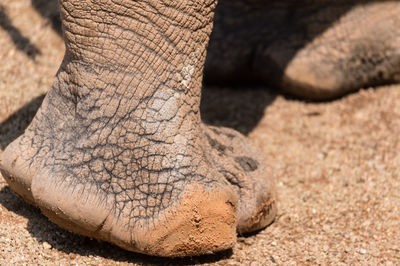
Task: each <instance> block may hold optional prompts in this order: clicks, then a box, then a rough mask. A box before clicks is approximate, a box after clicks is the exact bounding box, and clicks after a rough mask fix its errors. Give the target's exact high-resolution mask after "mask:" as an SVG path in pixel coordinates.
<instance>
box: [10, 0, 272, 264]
mask: <svg viewBox="0 0 400 266" xmlns="http://www.w3.org/2000/svg"><path fill="white" fill-rule="evenodd" d="M215 4H216V2H215V1H203V2H201V3H196V2H191V1H183V0H182V1H171V2H168V3H164V2H160V1H130V0H125V1H120V2H118V4H116V3H114V4H112V3H111V2H110V1H94V2H92V3H83V2H81V1H72V0H65V1H60V7H61V18H62V23H63V31H64V38H65V43H66V53H65V56H64V60H63V62H62V65H61V67H60V69H59V71H58V73H57V75H56V78H55V81H54V84H53V87H52V89H51V90H50V91H49V93H48V94H47V95H46V98H45V99H44V101H43V104H42V106H41V108H40V109H39V110H38V113H37V114H36V116H35V118H34V119H33V121H32V123H31V125H30V126H29V127H28V129H27V130H26V132H25V133H24V134H23V135H22V136H21V137H19V138H18V139H17V140H16V141H14V142H13V143H11V144H10V145H9V146H8V148H7V149H6V150H5V151H4V153H3V160H2V173H3V174H4V176H5V178H6V180H7V181H8V183H9V185H10V187H12V188H13V190H14V191H15V192H17V193H18V194H19V195H20V196H22V197H23V198H24V199H26V200H27V201H28V202H30V203H32V204H34V205H36V206H38V207H39V208H40V209H41V210H42V212H43V213H44V214H45V215H46V216H48V217H49V218H50V219H51V220H52V221H54V222H55V223H57V224H58V225H60V226H62V227H64V228H66V229H68V230H70V231H73V232H76V233H79V234H83V235H86V236H90V237H94V238H98V239H101V240H105V241H109V242H112V243H115V244H117V245H119V246H121V247H123V248H125V249H128V250H132V251H136V252H141V253H145V254H150V255H157V256H172V257H175V256H192V255H199V254H208V253H214V252H217V251H220V250H226V249H228V248H231V247H232V246H233V245H234V244H235V242H236V232H237V231H239V232H249V231H253V230H258V229H260V228H263V227H265V226H266V225H267V224H269V223H271V222H272V220H273V218H274V216H275V213H276V206H275V203H276V201H275V198H274V192H273V190H272V187H273V185H272V180H271V177H270V173H269V172H268V170H267V169H266V167H265V166H264V163H263V162H264V161H265V159H264V158H263V156H262V155H261V154H260V152H259V151H258V150H257V148H255V147H254V146H253V145H252V144H251V143H250V142H249V141H248V140H247V139H246V138H245V137H244V136H242V135H241V134H239V133H237V132H235V131H233V130H230V129H226V128H214V127H208V126H206V125H204V124H203V123H202V122H201V119H200V112H199V104H200V95H201V83H202V73H203V65H204V61H205V55H206V47H207V44H208V39H209V35H210V33H211V29H212V20H213V10H214V8H215ZM116 18H117V19H116Z"/></svg>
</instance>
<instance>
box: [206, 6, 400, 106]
mask: <svg viewBox="0 0 400 266" xmlns="http://www.w3.org/2000/svg"><path fill="white" fill-rule="evenodd" d="M399 13H400V3H399V2H398V1H374V0H367V1H366V0H350V1H349V0H343V1H342V0H340V1H325V0H319V1H313V0H304V1H291V0H283V1H243V0H239V1H220V3H219V6H218V7H217V10H216V15H215V23H214V30H213V33H212V35H211V40H210V46H209V50H208V51H209V52H208V55H207V62H206V67H205V78H206V81H207V82H209V83H219V84H226V83H227V82H230V83H237V82H239V81H240V82H245V83H249V82H260V83H262V84H266V85H269V86H272V87H276V88H280V89H282V90H284V91H287V92H290V93H291V94H294V95H295V96H299V97H302V98H306V99H313V100H326V99H332V98H334V97H338V96H342V95H343V94H345V93H348V92H351V91H354V90H357V89H360V88H365V87H369V86H378V85H385V84H393V83H399V82H400V71H399V65H400V42H399V36H400V16H399V15H398V14H399Z"/></svg>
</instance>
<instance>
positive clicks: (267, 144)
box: [0, 0, 400, 265]
mask: <svg viewBox="0 0 400 266" xmlns="http://www.w3.org/2000/svg"><path fill="white" fill-rule="evenodd" d="M54 7H55V5H54V1H46V0H32V1H29V0H0V148H1V149H4V148H5V146H6V145H7V144H8V143H9V142H10V141H12V140H13V139H15V138H16V137H17V136H18V135H20V134H21V133H22V132H23V130H24V128H25V127H26V126H27V124H28V123H29V121H30V120H31V118H32V116H33V115H34V113H35V111H36V110H37V108H38V106H39V105H40V102H41V100H42V98H43V95H44V93H45V92H46V91H47V90H48V89H49V87H50V86H51V83H52V79H53V76H54V74H55V73H56V71H57V68H58V66H59V64H60V62H61V60H62V56H63V50H64V47H63V42H62V39H61V37H60V35H59V34H58V33H57V30H56V29H57V26H54V25H57V19H56V18H57V16H55V15H54V14H55V13H56V11H55V8H54ZM54 23H55V24H54ZM204 99H205V100H204V102H203V117H204V118H205V119H206V120H207V121H209V122H210V123H212V124H217V125H225V126H231V127H234V128H236V129H238V130H240V131H242V132H244V133H246V134H248V135H249V136H250V137H251V138H252V139H253V140H254V141H255V142H257V143H258V144H259V145H260V146H261V147H262V149H263V150H264V152H265V155H266V157H267V158H268V163H269V164H270V165H271V167H272V169H273V172H274V175H275V178H276V183H277V190H278V194H279V214H278V218H277V219H276V221H275V223H274V224H272V225H271V226H270V227H268V228H266V229H265V230H262V231H261V232H259V233H257V234H254V235H250V236H239V238H238V243H237V245H236V246H235V247H234V249H233V250H231V251H226V252H223V253H220V254H217V255H214V256H204V257H196V258H186V259H178V260H168V259H160V258H152V257H148V256H144V255H139V254H135V253H131V252H127V251H124V250H122V249H119V248H117V247H115V246H113V245H110V244H107V243H99V242H97V241H95V240H91V239H88V238H84V237H80V236H77V235H74V234H71V233H68V232H66V231H64V230H62V229H60V228H58V227H57V226H56V225H54V224H52V223H51V222H50V221H48V220H47V218H46V217H44V216H43V215H41V214H40V211H39V210H38V209H36V208H34V207H32V206H30V205H28V204H26V203H25V202H23V201H22V200H21V199H19V198H18V197H17V196H16V195H15V194H14V193H13V192H12V191H11V190H10V188H9V187H8V186H7V184H6V183H5V181H4V180H3V179H2V178H1V177H0V265H10V264H50V265H51V264H95V265H97V264H103V265H114V264H115V265H116V264H121V265H122V264H123V265H125V264H131V265H132V264H195V263H199V264H213V265H214V264H215V265H242V264H244V265H248V264H251V263H253V264H252V265H260V264H265V265H274V264H279V265H286V264H289V265H292V264H312V265H313V264H324V265H325V264H334V265H337V264H357V265H359V264H363V265H377V264H385V265H391V264H392V265H396V264H397V265H399V264H400V167H399V166H400V142H399V132H400V90H399V86H397V87H396V86H392V87H382V88H377V89H367V90H361V91H359V92H357V93H354V94H351V95H348V96H345V97H343V98H341V99H338V100H335V101H332V102H324V103H306V102H303V101H299V100H295V99H290V98H287V97H284V96H282V95H279V94H275V93H274V92H271V91H268V90H267V89H265V88H257V89H250V90H245V89H236V90H232V89H228V88H208V89H207V90H206V91H205V94H204ZM0 153H1V150H0Z"/></svg>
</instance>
